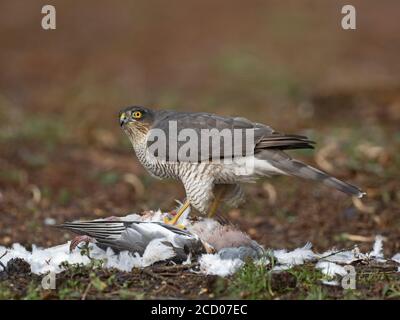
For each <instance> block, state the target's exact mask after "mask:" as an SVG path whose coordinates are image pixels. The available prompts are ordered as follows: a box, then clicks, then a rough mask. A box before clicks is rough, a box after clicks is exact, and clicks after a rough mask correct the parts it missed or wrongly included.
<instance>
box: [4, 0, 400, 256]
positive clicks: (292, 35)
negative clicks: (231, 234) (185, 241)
mask: <svg viewBox="0 0 400 320" xmlns="http://www.w3.org/2000/svg"><path fill="white" fill-rule="evenodd" d="M45 4H52V5H54V6H55V7H56V10H57V29H56V30H54V31H45V30H43V29H42V28H41V19H42V14H41V8H42V6H43V5H45ZM344 4H348V1H346V2H344V1H316V0H315V1H266V0H264V1H232V0H230V1H211V0H206V1H191V2H188V1H168V2H166V1H160V0H158V1H98V0H97V1H84V2H79V3H78V2H72V1H50V2H46V1H11V0H5V1H2V2H1V3H0V40H1V41H0V43H1V49H0V245H10V244H11V243H14V242H21V243H23V244H24V245H28V246H29V245H30V244H31V243H36V244H40V245H52V244H56V243H60V242H62V241H64V240H65V239H64V238H63V237H65V238H68V237H69V236H68V235H63V234H61V233H60V232H58V231H54V230H52V229H51V228H50V227H48V226H47V225H46V223H47V224H51V223H53V222H54V221H52V220H51V219H54V220H55V222H58V223H59V222H63V221H65V220H73V219H77V218H95V217H105V216H109V215H123V214H126V213H128V212H139V211H142V210H145V209H157V208H159V207H161V208H162V209H164V210H170V209H171V208H172V207H173V206H174V199H181V198H183V197H184V192H183V189H182V188H181V187H180V186H179V184H177V183H175V182H169V181H157V180H154V179H152V178H150V177H149V176H148V174H147V173H146V172H144V171H143V169H142V168H141V167H140V166H139V165H138V163H137V161H136V160H135V158H134V155H133V151H132V150H131V147H130V145H129V142H128V140H127V138H126V137H125V136H124V135H123V133H122V132H121V130H120V128H119V126H118V121H117V113H118V111H119V110H120V109H121V108H122V107H124V106H127V105H133V104H136V105H146V106H150V107H156V108H172V109H181V110H192V111H200V110H202V111H211V112H216V113H219V114H224V115H241V116H245V117H248V118H250V119H253V120H257V121H260V122H264V123H267V124H269V125H271V126H272V127H274V128H276V129H277V130H278V131H282V132H288V133H303V134H307V135H309V136H310V137H311V138H313V139H315V140H316V141H317V143H318V145H317V150H316V152H296V153H295V154H296V155H297V156H298V157H301V158H303V159H305V160H307V161H308V162H310V163H313V164H317V165H319V166H320V167H322V168H323V169H324V170H327V171H329V172H331V173H332V174H335V175H336V176H338V177H339V178H342V179H346V180H348V181H349V182H352V183H354V184H357V185H359V186H361V187H362V188H363V189H365V190H366V191H367V192H368V194H369V197H368V198H367V199H366V200H365V201H364V202H363V203H353V202H352V200H351V199H350V198H348V197H346V196H345V195H342V194H340V193H339V192H336V191H333V190H330V189H328V188H325V187H322V186H320V185H317V184H314V183H309V182H305V181H301V180H298V179H297V180H296V179H290V178H274V179H272V180H269V181H264V182H261V183H260V184H257V185H251V186H248V187H247V188H246V189H247V193H248V203H247V204H246V205H245V206H243V207H242V208H240V209H239V210H231V211H229V212H227V214H228V216H229V217H230V218H231V219H232V221H234V222H235V223H238V224H240V225H241V227H242V228H243V229H244V230H246V231H248V232H249V233H250V234H251V236H252V237H253V238H255V239H257V240H259V241H260V242H261V243H262V244H263V245H265V246H271V247H296V246H299V245H301V244H303V243H305V242H306V241H312V242H313V244H314V245H315V246H316V248H317V249H324V248H327V247H330V246H332V245H338V246H345V245H347V244H349V243H353V242H352V241H354V239H357V238H354V235H356V236H361V238H358V239H359V240H360V239H361V240H362V242H366V243H368V242H369V241H372V238H371V236H374V235H375V234H378V233H381V234H383V235H385V236H386V237H387V238H388V241H387V245H386V248H387V249H388V250H389V249H390V250H395V249H396V250H398V249H399V248H400V235H399V232H398V230H399V227H400V218H399V217H400V212H399V211H400V210H399V207H400V205H399V202H400V201H399V200H400V194H399V186H400V182H399V178H400V175H399V167H400V156H399V152H398V150H399V144H400V131H399V123H400V63H399V56H400V32H399V30H400V29H399V22H398V21H399V20H398V19H399V12H400V2H399V1H395V0H393V1H389V0H387V1H366V0H363V1H355V0H352V1H351V4H353V5H354V6H355V7H356V9H357V30H348V31H345V30H343V29H342V28H341V25H340V22H341V18H342V14H341V7H342V6H343V5H344ZM268 182H271V184H272V185H273V186H274V187H271V185H269V184H268ZM274 191H275V192H276V193H277V197H276V199H275V198H274ZM49 218H50V220H49ZM368 247H369V244H368Z"/></svg>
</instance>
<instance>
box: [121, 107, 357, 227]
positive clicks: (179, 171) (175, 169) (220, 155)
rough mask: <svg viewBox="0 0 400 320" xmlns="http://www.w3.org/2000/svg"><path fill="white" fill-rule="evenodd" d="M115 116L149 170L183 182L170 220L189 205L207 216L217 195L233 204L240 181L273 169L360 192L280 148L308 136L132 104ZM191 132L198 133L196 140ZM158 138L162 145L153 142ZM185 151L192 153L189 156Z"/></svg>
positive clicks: (301, 143) (301, 144)
mask: <svg viewBox="0 0 400 320" xmlns="http://www.w3.org/2000/svg"><path fill="white" fill-rule="evenodd" d="M119 122H120V125H121V127H122V128H123V130H124V132H125V133H126V134H127V136H128V137H129V140H130V142H131V143H132V145H133V149H134V150H135V153H136V155H137V158H138V159H139V161H140V162H141V164H142V165H143V166H144V167H145V168H146V169H147V171H148V172H149V173H150V174H151V175H153V176H155V177H158V178H160V179H163V178H172V179H177V180H179V181H181V182H182V184H183V186H184V188H185V191H186V201H185V203H184V205H183V206H182V207H181V208H180V210H179V211H178V213H177V214H176V216H175V217H174V219H172V220H171V221H169V222H170V223H171V224H175V223H176V222H177V221H178V219H179V217H180V215H181V214H182V213H183V212H184V211H185V210H186V209H187V208H188V207H189V206H191V207H193V208H195V209H196V210H198V211H199V212H200V213H202V214H206V213H207V212H208V213H209V216H212V215H213V214H214V213H215V211H216V209H217V207H218V204H219V202H220V201H221V200H223V201H224V202H225V203H227V204H230V205H232V206H236V205H238V204H239V203H240V202H241V201H242V199H243V191H242V188H241V187H240V185H241V184H242V183H246V182H254V181H255V180H257V179H258V178H261V177H267V176H271V175H276V174H278V175H290V176H297V177H302V178H306V179H311V180H315V181H320V182H322V183H323V184H325V185H327V186H330V187H333V188H336V189H338V190H340V191H342V192H344V193H346V194H349V195H353V196H356V197H360V198H361V197H362V196H363V195H364V193H363V192H362V191H361V190H360V189H359V188H358V187H356V186H353V185H351V184H348V183H346V182H343V181H340V180H338V179H336V178H334V177H332V176H330V175H328V174H327V173H325V172H322V171H320V170H318V169H316V168H313V167H311V166H309V165H307V164H304V163H302V162H301V161H298V160H295V159H292V158H291V157H290V156H289V155H288V154H287V153H285V152H284V150H290V149H305V148H313V144H314V142H313V141H311V140H309V139H308V138H307V137H305V136H300V135H287V134H282V133H279V132H276V131H275V130H274V129H272V128H271V127H270V126H267V125H264V124H261V123H256V122H252V121H250V120H248V119H246V118H242V117H223V116H218V115H215V114H211V113H205V112H176V111H172V110H151V109H148V108H144V107H141V106H131V107H127V108H125V109H123V110H122V111H121V112H120V114H119ZM160 132H161V133H163V134H164V137H163V136H162V135H160ZM204 132H206V133H207V134H208V136H206V138H207V139H208V138H211V139H213V138H215V137H216V139H214V140H213V141H212V143H211V144H210V143H209V141H208V142H207V141H206V140H207V139H203V138H204V135H205V134H204ZM210 132H211V134H210ZM152 133H157V134H158V136H157V135H156V136H157V137H154V135H153V134H152ZM181 133H183V134H181ZM189 133H190V134H189ZM229 133H231V135H230V136H229ZM193 134H195V135H197V136H198V137H199V139H198V140H197V141H196V140H195V139H194V138H193ZM226 134H228V136H226ZM236 137H239V138H238V139H236ZM249 137H250V138H249ZM162 138H164V140H163V139H162ZM190 138H192V139H190ZM162 140H163V141H162ZM215 140H216V141H215ZM157 142H158V147H161V148H153V147H154V145H155V144H156V143H157ZM160 142H161V144H160ZM205 142H207V143H205ZM222 142H223V143H222ZM221 145H223V146H224V147H223V148H222V146H221ZM171 151H172V152H171ZM181 151H182V152H181ZM187 151H189V153H191V154H190V155H189V156H188V152H187ZM215 155H216V156H215Z"/></svg>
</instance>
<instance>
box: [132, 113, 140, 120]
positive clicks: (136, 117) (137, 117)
mask: <svg viewBox="0 0 400 320" xmlns="http://www.w3.org/2000/svg"><path fill="white" fill-rule="evenodd" d="M132 116H133V117H134V118H135V119H140V118H141V117H142V113H141V112H140V111H135V112H134V113H133V114H132Z"/></svg>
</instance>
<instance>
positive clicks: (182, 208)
mask: <svg viewBox="0 0 400 320" xmlns="http://www.w3.org/2000/svg"><path fill="white" fill-rule="evenodd" d="M189 206H190V202H189V201H188V200H186V202H185V203H184V204H183V206H182V207H181V208H180V209H179V211H178V212H177V213H176V215H175V217H173V218H172V219H171V220H169V219H168V218H164V223H167V224H172V225H175V224H176V223H177V222H178V220H179V218H180V217H181V215H182V214H183V213H184V212H185V211H186V209H187V208H188V207H189Z"/></svg>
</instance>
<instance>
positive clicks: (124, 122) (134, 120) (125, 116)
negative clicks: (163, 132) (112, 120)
mask: <svg viewBox="0 0 400 320" xmlns="http://www.w3.org/2000/svg"><path fill="white" fill-rule="evenodd" d="M154 116H155V113H154V111H152V110H150V109H148V108H145V107H141V106H131V107H127V108H125V109H123V110H121V111H120V112H119V124H120V126H121V127H122V129H123V130H124V131H125V133H126V134H127V135H128V136H129V138H130V139H131V140H132V142H133V140H137V139H140V138H142V137H144V136H146V135H147V133H148V131H149V130H150V128H151V126H152V124H153V122H154Z"/></svg>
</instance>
